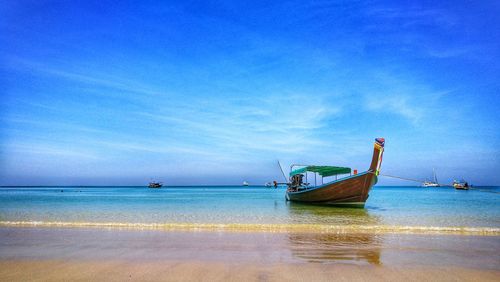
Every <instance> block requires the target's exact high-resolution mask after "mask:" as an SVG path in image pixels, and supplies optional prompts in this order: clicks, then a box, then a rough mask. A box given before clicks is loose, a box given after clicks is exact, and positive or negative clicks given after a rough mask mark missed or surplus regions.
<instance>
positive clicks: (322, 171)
mask: <svg viewBox="0 0 500 282" xmlns="http://www.w3.org/2000/svg"><path fill="white" fill-rule="evenodd" d="M307 171H310V172H315V173H318V174H319V175H321V176H323V177H327V176H332V175H337V174H347V173H351V168H350V167H340V166H318V165H310V166H306V167H303V168H299V169H296V170H294V171H292V172H290V176H293V175H296V174H300V173H305V172H307Z"/></svg>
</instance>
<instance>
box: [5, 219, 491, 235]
mask: <svg viewBox="0 0 500 282" xmlns="http://www.w3.org/2000/svg"><path fill="white" fill-rule="evenodd" d="M0 227H6V228H8V227H23V228H37V227H45V228H97V229H99V228H112V229H116V230H121V229H124V230H127V229H129V230H163V231H173V232H175V231H192V232H265V233H290V232H300V233H332V234H339V233H348V234H352V233H359V234H421V235H425V234H429V235H464V236H500V228H496V227H462V226H398V225H327V224H284V223H277V224H273V223H270V224H266V223H264V224H257V223H244V224H243V223H241V224H240V223H176V222H172V223H124V222H64V221H0Z"/></svg>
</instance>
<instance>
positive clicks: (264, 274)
mask: <svg viewBox="0 0 500 282" xmlns="http://www.w3.org/2000/svg"><path fill="white" fill-rule="evenodd" d="M499 275H500V272H499V271H488V270H477V269H467V268H442V267H432V268H428V267H426V268H423V267H404V268H403V267H388V266H387V267H385V266H384V267H374V266H356V265H325V264H284V263H274V264H265V265H264V264H255V263H250V264H245V263H221V262H206V261H203V262H175V261H173V262H172V261H164V262H130V261H91V262H89V261H70V262H67V261H52V260H51V261H46V260H44V261H0V280H2V281H127V280H136V281H498V277H499Z"/></svg>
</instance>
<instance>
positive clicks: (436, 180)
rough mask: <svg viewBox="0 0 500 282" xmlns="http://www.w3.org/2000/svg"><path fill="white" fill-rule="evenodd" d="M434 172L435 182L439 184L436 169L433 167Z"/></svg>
mask: <svg viewBox="0 0 500 282" xmlns="http://www.w3.org/2000/svg"><path fill="white" fill-rule="evenodd" d="M432 172H433V173H434V183H436V184H438V179H437V177H436V170H435V169H434V168H432Z"/></svg>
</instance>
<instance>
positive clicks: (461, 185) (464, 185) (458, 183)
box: [453, 179, 469, 190]
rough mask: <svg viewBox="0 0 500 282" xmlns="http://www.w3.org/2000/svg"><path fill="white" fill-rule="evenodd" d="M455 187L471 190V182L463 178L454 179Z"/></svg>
mask: <svg viewBox="0 0 500 282" xmlns="http://www.w3.org/2000/svg"><path fill="white" fill-rule="evenodd" d="M453 187H454V188H455V189H457V190H469V183H467V181H465V180H463V179H462V180H460V181H456V180H453Z"/></svg>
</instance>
